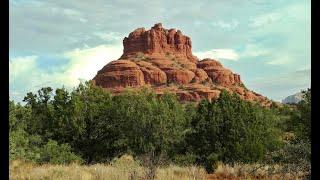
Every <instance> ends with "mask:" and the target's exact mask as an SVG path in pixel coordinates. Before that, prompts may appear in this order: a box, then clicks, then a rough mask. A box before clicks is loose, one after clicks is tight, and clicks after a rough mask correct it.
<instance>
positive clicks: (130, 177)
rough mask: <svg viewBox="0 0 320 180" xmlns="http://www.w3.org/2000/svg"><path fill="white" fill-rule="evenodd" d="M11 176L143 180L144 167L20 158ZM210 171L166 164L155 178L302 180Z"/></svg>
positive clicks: (252, 170)
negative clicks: (51, 162)
mask: <svg viewBox="0 0 320 180" xmlns="http://www.w3.org/2000/svg"><path fill="white" fill-rule="evenodd" d="M9 169H10V172H9V177H10V179H12V180H13V179H30V180H31V179H32V180H33V179H34V180H38V179H39V180H40V179H41V180H44V179H57V180H60V179H61V180H62V179H66V180H109V179H111V180H146V179H148V176H147V168H144V167H142V166H140V165H139V163H138V162H137V161H134V160H133V158H132V157H131V156H122V157H121V158H119V159H115V160H114V161H112V163H110V164H95V165H90V166H85V165H78V164H70V165H50V164H44V165H39V164H33V163H26V162H23V161H18V160H16V161H11V162H10V167H9ZM215 169H216V170H215V172H214V173H213V174H206V172H205V170H204V169H203V168H200V167H196V166H190V167H178V166H173V165H170V166H168V167H161V168H157V170H156V177H155V179H158V180H174V179H181V180H200V179H301V178H300V177H301V175H303V174H302V173H301V172H298V173H278V172H281V167H280V166H273V167H270V166H260V165H259V164H252V165H240V164H237V165H234V166H233V167H231V166H229V165H224V164H222V163H220V164H216V165H215Z"/></svg>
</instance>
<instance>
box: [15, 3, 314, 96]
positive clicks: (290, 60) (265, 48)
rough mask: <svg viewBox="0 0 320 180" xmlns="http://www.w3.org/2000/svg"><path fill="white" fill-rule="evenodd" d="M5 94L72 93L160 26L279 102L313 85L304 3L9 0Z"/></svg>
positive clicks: (307, 13)
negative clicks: (136, 34)
mask: <svg viewBox="0 0 320 180" xmlns="http://www.w3.org/2000/svg"><path fill="white" fill-rule="evenodd" d="M9 4H10V5H9V19H10V21H9V32H10V35H9V43H10V44H9V47H10V52H9V93H10V94H9V96H10V98H12V99H14V100H16V101H21V100H22V99H23V97H24V96H25V95H26V93H27V92H30V91H36V90H38V89H39V88H41V87H44V86H51V87H54V88H56V87H62V86H64V87H66V88H68V89H72V88H73V87H75V86H76V85H77V84H78V83H79V82H80V81H82V80H89V79H92V78H93V77H94V76H95V74H96V72H97V71H98V70H99V69H101V68H102V67H103V66H104V65H105V64H107V63H108V62H110V61H111V60H115V59H118V58H119V57H120V56H121V54H122V50H123V47H122V39H123V38H124V37H125V36H127V35H128V34H129V33H130V32H131V31H133V30H134V29H136V28H138V27H145V28H147V29H149V28H150V27H151V26H153V25H154V24H155V23H158V22H161V23H162V24H163V26H164V27H165V28H168V29H169V28H176V29H180V30H181V31H182V32H183V33H184V34H186V35H188V36H189V37H191V40H192V46H193V47H192V50H193V53H194V54H195V55H197V56H198V57H200V58H204V57H209V58H214V59H218V60H220V61H221V62H222V64H223V65H224V66H226V67H227V68H230V69H232V70H233V71H234V72H236V73H239V74H240V75H241V78H242V81H243V82H244V83H245V85H246V86H247V87H248V88H249V89H252V90H254V91H256V92H258V93H261V94H263V95H265V96H267V97H268V98H271V99H273V100H277V101H280V100H282V99H283V98H285V97H286V96H288V95H291V94H294V93H296V92H298V91H300V90H301V89H306V88H308V87H310V84H311V35H310V34H311V15H310V14H311V2H310V0H274V1H271V0H228V1H225V0H202V1H197V0H190V1H187V2H186V1H185V0H175V1H172V0H163V1H159V0H154V1H150V0H137V1H132V0H117V1H111V0H91V1H84V0H81V1H80V0H68V1H65V0H45V1H43V0H42V1H40V0H39V1H38V0H10V1H9Z"/></svg>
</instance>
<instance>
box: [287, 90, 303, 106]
mask: <svg viewBox="0 0 320 180" xmlns="http://www.w3.org/2000/svg"><path fill="white" fill-rule="evenodd" d="M302 99H303V94H302V93H301V92H298V93H296V94H294V95H291V96H288V97H286V98H284V99H283V100H282V103H284V104H298V103H299V102H300V101H301V100H302Z"/></svg>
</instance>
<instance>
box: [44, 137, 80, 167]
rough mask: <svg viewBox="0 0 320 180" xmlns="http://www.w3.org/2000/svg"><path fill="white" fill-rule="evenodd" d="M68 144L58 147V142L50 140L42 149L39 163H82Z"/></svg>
mask: <svg viewBox="0 0 320 180" xmlns="http://www.w3.org/2000/svg"><path fill="white" fill-rule="evenodd" d="M81 161H82V160H81V158H79V157H77V156H76V155H75V154H74V153H73V152H72V151H71V147H70V146H69V145H68V144H61V145H58V143H57V142H56V141H53V140H49V141H48V142H47V144H45V145H44V146H42V147H41V148H40V159H39V161H38V162H39V163H51V164H69V163H71V162H81Z"/></svg>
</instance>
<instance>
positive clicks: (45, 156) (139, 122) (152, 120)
mask: <svg viewBox="0 0 320 180" xmlns="http://www.w3.org/2000/svg"><path fill="white" fill-rule="evenodd" d="M304 95H305V100H304V101H302V102H300V103H299V105H297V106H293V107H289V106H284V107H278V106H276V105H275V104H274V105H273V107H272V108H269V109H266V108H263V107H261V106H259V105H258V104H253V103H250V102H246V101H243V100H241V99H240V98H239V97H238V96H237V95H236V94H228V92H226V91H223V92H222V93H221V95H220V97H219V98H218V99H217V100H215V101H213V102H208V101H206V100H203V101H202V102H200V103H199V104H198V105H196V104H192V103H189V104H180V103H179V102H178V100H177V98H176V97H175V96H174V95H172V94H165V95H162V96H161V97H157V96H156V95H155V94H154V93H153V92H152V91H150V90H148V89H143V90H141V91H127V92H125V93H122V94H120V95H117V96H112V95H111V94H110V93H108V92H106V91H104V90H103V89H101V88H99V87H95V86H93V85H92V84H90V83H86V84H84V85H82V84H81V85H79V87H77V88H76V89H74V90H73V91H71V92H68V91H67V90H65V89H64V88H58V89H56V90H55V91H54V92H53V89H52V88H50V87H47V88H42V89H40V90H39V91H38V93H37V94H33V93H28V94H27V96H26V97H25V99H24V101H25V102H26V105H20V104H16V103H14V102H13V101H10V100H9V107H10V108H9V122H10V123H9V124H10V126H9V128H10V132H9V133H10V136H9V138H10V139H9V140H10V144H9V145H10V147H9V149H10V152H9V156H10V160H11V164H10V177H12V178H14V177H16V176H19V175H21V174H24V173H26V175H27V174H29V175H30V174H32V172H33V170H32V169H34V168H36V169H37V168H38V169H39V168H40V169H41V167H46V168H48V169H56V168H58V169H59V168H61V169H60V170H59V172H60V173H61V174H65V173H67V172H64V171H69V170H70V171H72V172H73V170H74V171H76V169H82V171H83V173H86V172H88V173H89V174H91V175H87V176H90V177H91V176H95V175H94V172H95V170H94V171H93V170H92V169H94V168H93V167H99V168H100V169H104V170H102V171H104V173H107V172H111V171H110V168H111V169H114V170H112V171H113V172H116V171H117V168H115V167H114V165H113V164H112V163H113V162H114V159H115V158H117V157H121V156H122V155H124V154H130V155H132V156H133V157H134V159H135V161H137V162H139V163H138V165H137V166H139V167H140V168H142V169H146V170H141V171H137V173H138V172H144V171H147V175H148V176H147V177H148V179H154V178H157V177H159V176H162V175H160V174H161V172H164V171H166V172H168V173H169V171H170V172H171V171H172V169H170V168H169V169H168V167H170V164H171V165H172V164H174V166H171V167H175V168H178V169H179V168H182V170H181V171H184V172H185V173H186V174H187V175H185V176H186V177H189V175H188V173H190V172H189V170H188V168H187V167H195V166H197V168H195V169H198V170H199V172H200V171H201V172H202V170H201V169H202V168H200V167H203V168H204V169H205V170H206V172H207V173H217V172H218V171H219V170H218V169H219V168H218V166H217V163H218V162H223V164H229V165H230V166H231V167H233V168H235V167H237V164H261V165H262V166H270V167H271V166H272V167H273V166H274V165H279V166H281V169H282V170H281V173H282V174H286V173H292V172H295V173H298V172H301V173H300V174H303V175H304V176H305V177H308V176H309V175H310V159H311V157H310V156H311V148H310V130H311V127H310V125H311V115H310V114H311V113H310V111H311V90H310V89H309V90H308V91H305V92H304ZM17 160H20V161H17ZM21 160H22V161H21ZM23 161H27V162H28V163H26V164H27V165H26V166H24V165H23V164H25V163H18V164H19V165H14V164H15V163H17V162H23ZM135 161H133V162H135ZM30 163H31V164H32V163H36V164H33V165H30ZM48 163H49V164H57V165H41V164H48ZM70 163H77V164H82V165H85V166H81V167H80V166H79V165H76V164H73V165H70V166H67V164H70ZM98 163H100V164H98ZM101 163H104V164H105V165H102V164H101ZM92 164H96V165H92ZM19 166H21V167H19ZM29 166H30V167H32V168H26V169H23V168H24V167H29ZM101 167H103V168H101ZM183 167H185V168H183ZM225 167H227V166H225ZM228 167H229V166H228ZM241 167H242V166H241ZM243 167H245V166H243ZM99 168H98V169H99ZM67 169H69V170H67ZM71 169H73V170H71ZM120 169H121V168H120ZM189 169H190V168H189ZM220 169H221V168H220ZM258 169H259V168H258ZM29 170H30V172H29ZM31 171H32V172H31ZM39 171H43V170H39ZM49 171H50V172H52V173H54V172H55V170H52V171H51V170H48V171H46V172H47V173H49V174H46V175H48V176H49V177H53V176H54V175H53V174H50V172H49ZM233 171H234V170H233ZM59 172H58V174H59ZM62 172H63V173H62ZM130 172H131V171H130ZM96 173H97V172H96ZM171 173H173V171H172V172H171ZM271 173H273V174H277V173H276V172H273V171H271ZM75 174H79V173H75ZM80 174H81V173H80ZM98 174H99V173H98ZM98 174H96V175H98ZM138 174H139V173H138ZM169 174H170V173H169ZM204 174H205V173H204ZM104 175H106V176H107V174H104ZM104 175H103V176H104ZM136 175H137V174H136ZM211 175H212V174H211ZM40 176H42V175H39V177H40ZM84 176H85V175H84ZM108 176H109V175H108ZM138 176H140V175H137V177H138ZM168 176H170V177H171V175H168ZM199 176H200V175H199ZM69 177H72V175H70V176H69ZM109 177H113V176H111V175H110V176H109ZM123 177H126V176H123ZM128 177H129V175H128ZM141 177H142V175H141ZM172 177H173V175H172ZM206 177H207V176H206ZM174 178H175V177H174ZM54 179H55V178H54ZM71 179H72V178H71ZM74 179H76V178H74ZM89 179H90V178H89ZM109 179H110V178H109ZM115 179H117V178H115ZM158 179H159V178H158ZM160 179H161V178H160ZM169 179H170V178H169ZM178 179H179V178H178ZM180 179H181V178H180ZM200 179H201V178H200Z"/></svg>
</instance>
